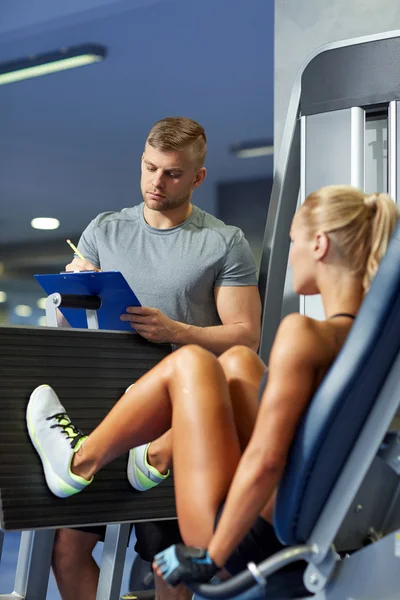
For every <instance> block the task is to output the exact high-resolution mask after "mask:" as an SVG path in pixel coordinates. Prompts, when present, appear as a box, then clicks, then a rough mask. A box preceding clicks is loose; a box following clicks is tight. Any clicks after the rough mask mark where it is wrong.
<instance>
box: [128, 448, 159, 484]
mask: <svg viewBox="0 0 400 600" xmlns="http://www.w3.org/2000/svg"><path fill="white" fill-rule="evenodd" d="M149 446H150V444H143V446H137V448H132V450H131V451H130V452H129V459H128V469H127V475H128V480H129V483H130V484H131V486H132V487H134V488H135V490H137V491H138V492H145V491H147V490H150V489H151V488H153V487H156V485H158V484H159V483H161V482H162V481H164V479H167V477H168V476H169V471H167V473H165V475H163V474H162V473H160V471H157V469H156V468H155V467H152V466H151V465H149V463H148V462H147V450H148V447H149Z"/></svg>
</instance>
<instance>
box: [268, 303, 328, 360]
mask: <svg viewBox="0 0 400 600" xmlns="http://www.w3.org/2000/svg"><path fill="white" fill-rule="evenodd" d="M325 324H326V321H317V320H316V319H312V318H311V317H307V316H306V315H301V314H299V313H292V314H290V315H287V316H286V317H285V318H284V319H283V320H282V321H281V324H280V326H279V329H278V332H277V335H276V338H275V343H274V349H275V351H278V353H279V354H289V355H293V354H296V355H297V356H298V358H299V359H300V358H301V359H302V360H306V361H310V362H311V363H313V364H315V365H316V366H321V365H322V364H324V363H325V362H326V361H330V360H331V355H332V348H331V344H330V342H329V336H328V335H327V332H326V327H325Z"/></svg>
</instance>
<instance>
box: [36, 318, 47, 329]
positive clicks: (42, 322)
mask: <svg viewBox="0 0 400 600" xmlns="http://www.w3.org/2000/svg"><path fill="white" fill-rule="evenodd" d="M38 325H40V327H46V325H47V319H46V317H45V316H44V315H43V317H39V318H38Z"/></svg>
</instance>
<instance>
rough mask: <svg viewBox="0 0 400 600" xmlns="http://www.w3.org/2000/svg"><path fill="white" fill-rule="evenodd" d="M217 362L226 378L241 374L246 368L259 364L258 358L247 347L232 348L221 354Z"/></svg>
mask: <svg viewBox="0 0 400 600" xmlns="http://www.w3.org/2000/svg"><path fill="white" fill-rule="evenodd" d="M218 360H219V362H220V363H221V366H222V368H223V370H224V372H225V375H226V376H227V378H230V377H234V376H236V375H241V374H243V369H244V368H245V367H246V366H249V365H253V364H254V365H257V364H259V363H261V359H260V358H259V356H258V355H257V354H256V353H255V352H254V350H252V349H251V348H249V347H248V346H233V347H232V348H229V350H227V351H226V352H224V353H223V354H221V356H220V357H219V359H218Z"/></svg>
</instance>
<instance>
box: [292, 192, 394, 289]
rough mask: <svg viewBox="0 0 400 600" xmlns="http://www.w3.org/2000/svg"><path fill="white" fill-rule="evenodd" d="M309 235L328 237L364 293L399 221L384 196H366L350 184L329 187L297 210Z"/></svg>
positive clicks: (315, 193) (310, 196) (392, 203)
mask: <svg viewBox="0 0 400 600" xmlns="http://www.w3.org/2000/svg"><path fill="white" fill-rule="evenodd" d="M300 210H301V211H302V212H303V214H304V216H306V220H305V222H306V225H307V227H308V228H309V229H310V235H314V234H315V233H316V232H317V231H323V232H324V233H327V234H329V237H330V238H331V239H332V240H333V242H334V243H335V246H337V250H338V252H339V253H340V255H341V257H342V258H343V260H344V262H345V264H346V265H348V266H349V268H350V269H351V271H352V272H353V273H354V274H355V276H357V277H360V278H362V283H363V288H364V291H365V292H367V291H368V290H369V287H370V285H371V282H372V279H373V278H374V276H375V273H376V271H377V269H378V266H379V263H380V261H381V259H382V257H383V256H384V254H385V252H386V248H387V245H388V243H389V239H390V237H391V235H392V233H393V231H394V229H395V227H396V223H397V221H398V219H399V210H398V208H397V207H396V204H395V203H394V202H393V200H392V199H391V198H390V197H389V196H388V195H387V194H378V193H375V194H370V195H366V194H364V193H363V192H361V191H360V190H358V189H356V188H354V187H352V186H350V185H330V186H326V187H323V188H321V189H319V190H317V191H316V192H313V193H312V194H310V195H309V196H307V198H306V200H305V202H304V204H303V205H302V207H301V209H300Z"/></svg>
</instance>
